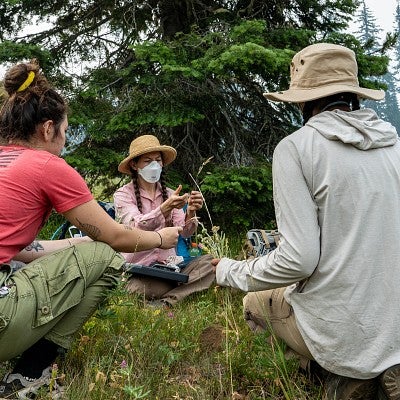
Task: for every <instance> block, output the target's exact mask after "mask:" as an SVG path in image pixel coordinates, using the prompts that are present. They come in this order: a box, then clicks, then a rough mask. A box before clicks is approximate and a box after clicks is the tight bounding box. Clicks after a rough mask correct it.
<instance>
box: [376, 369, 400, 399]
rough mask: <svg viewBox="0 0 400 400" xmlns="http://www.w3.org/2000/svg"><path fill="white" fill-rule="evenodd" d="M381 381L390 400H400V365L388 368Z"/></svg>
mask: <svg viewBox="0 0 400 400" xmlns="http://www.w3.org/2000/svg"><path fill="white" fill-rule="evenodd" d="M379 379H380V382H381V387H382V389H383V391H384V392H385V395H386V397H387V398H388V400H400V364H397V365H393V367H390V368H388V369H387V370H386V371H385V372H383V373H382V375H381V376H380V378H379Z"/></svg>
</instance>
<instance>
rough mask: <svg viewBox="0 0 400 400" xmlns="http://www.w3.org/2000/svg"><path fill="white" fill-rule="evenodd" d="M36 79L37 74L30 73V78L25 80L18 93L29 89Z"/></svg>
mask: <svg viewBox="0 0 400 400" xmlns="http://www.w3.org/2000/svg"><path fill="white" fill-rule="evenodd" d="M34 78H35V73H34V72H33V71H30V72H29V74H28V77H27V78H26V80H25V82H24V83H23V84H22V85H21V86H20V87H19V88H18V89H17V92H22V91H24V90H25V89H26V88H27V87H29V85H30V84H31V83H32V82H33V79H34Z"/></svg>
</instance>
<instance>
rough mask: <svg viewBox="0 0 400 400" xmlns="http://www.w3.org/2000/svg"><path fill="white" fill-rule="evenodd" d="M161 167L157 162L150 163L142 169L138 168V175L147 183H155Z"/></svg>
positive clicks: (158, 177) (158, 178)
mask: <svg viewBox="0 0 400 400" xmlns="http://www.w3.org/2000/svg"><path fill="white" fill-rule="evenodd" d="M161 171H162V166H161V165H160V164H159V163H158V162H157V161H152V162H151V163H150V164H149V165H146V166H145V167H144V168H138V174H139V175H140V176H141V177H142V178H143V179H144V180H145V181H146V182H148V183H156V182H158V181H159V180H160V176H161Z"/></svg>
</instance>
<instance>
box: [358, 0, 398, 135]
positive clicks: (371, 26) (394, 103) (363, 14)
mask: <svg viewBox="0 0 400 400" xmlns="http://www.w3.org/2000/svg"><path fill="white" fill-rule="evenodd" d="M398 12H399V5H397V13H398ZM355 18H356V23H357V24H358V30H357V32H356V37H357V38H358V39H359V40H360V42H361V43H362V44H363V45H364V48H365V49H366V52H367V53H369V54H376V53H379V52H380V51H381V49H382V46H384V45H385V43H380V37H381V34H382V29H381V28H380V27H379V26H378V24H377V22H376V18H375V17H374V15H373V14H372V12H371V11H370V9H369V8H368V6H367V5H366V3H365V0H362V1H361V3H360V6H359V8H358V10H357V12H356V16H355ZM398 28H399V26H398V27H397V31H398ZM387 39H388V38H387ZM387 41H391V37H390V35H389V39H388V40H386V42H387ZM397 46H398V44H397ZM394 51H395V52H397V53H398V51H399V49H398V48H397V47H396V49H395V50H394ZM398 54H399V53H398ZM397 60H400V59H399V58H397ZM397 63H398V61H397ZM393 67H394V65H391V67H390V68H389V70H388V72H387V73H386V74H384V75H383V76H382V77H379V78H378V79H379V80H380V81H381V82H382V83H383V84H385V85H386V90H385V92H386V94H385V100H384V101H380V102H376V101H371V100H366V101H365V102H364V103H363V104H364V106H365V107H369V108H372V109H373V110H375V111H376V113H377V114H378V116H379V117H381V118H383V119H384V120H387V121H389V122H391V123H392V124H393V125H394V126H395V127H396V128H397V131H398V132H400V116H399V114H400V110H399V103H398V100H397V96H396V92H397V80H396V78H395V76H394V75H393V74H392V72H391V71H392V69H393ZM394 70H396V68H394Z"/></svg>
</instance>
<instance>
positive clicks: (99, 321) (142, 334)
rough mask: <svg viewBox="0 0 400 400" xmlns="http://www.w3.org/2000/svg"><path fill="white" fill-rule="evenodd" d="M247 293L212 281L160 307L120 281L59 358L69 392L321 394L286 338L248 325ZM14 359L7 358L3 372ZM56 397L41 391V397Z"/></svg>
mask: <svg viewBox="0 0 400 400" xmlns="http://www.w3.org/2000/svg"><path fill="white" fill-rule="evenodd" d="M60 222H61V221H60V220H59V219H58V217H52V219H51V220H50V223H49V224H48V225H47V226H46V227H45V229H44V230H43V231H42V232H41V237H42V238H44V239H46V238H50V236H51V234H52V233H53V232H54V231H55V229H56V228H57V227H58V226H59V224H60ZM201 234H202V240H203V242H204V243H206V244H207V246H208V247H209V248H212V249H214V251H215V252H217V253H218V252H219V253H220V254H219V255H221V252H222V253H225V254H226V251H227V249H228V248H229V251H230V254H229V256H232V255H234V254H238V253H240V251H241V250H240V245H241V244H242V243H241V241H240V240H238V239H234V240H232V243H233V245H229V242H228V239H227V238H226V237H225V235H224V234H223V233H221V232H220V231H219V230H218V229H215V230H213V232H212V233H211V235H209V236H207V233H206V232H205V231H204V230H203V231H202V232H201ZM218 242H219V243H218ZM221 249H222V250H221ZM222 255H223V254H222ZM238 257H241V256H240V255H239V256H238ZM243 296H244V293H242V292H240V291H237V290H234V289H231V288H222V287H218V286H213V287H211V288H210V289H208V290H207V291H204V292H202V293H198V294H195V295H192V296H190V297H188V298H187V299H185V300H184V301H182V302H180V303H178V304H177V305H176V306H174V307H173V308H170V309H165V308H162V309H156V308H151V307H150V306H149V304H148V303H147V302H146V301H145V300H144V299H143V298H142V297H140V296H138V295H131V294H128V293H127V292H126V291H125V290H124V284H123V283H121V285H120V287H118V288H116V289H115V290H113V291H112V292H110V294H109V296H108V298H107V299H106V301H105V303H104V304H102V305H101V307H100V308H99V309H98V310H97V312H96V313H95V314H94V316H93V317H92V318H91V319H90V320H89V321H87V323H86V324H85V325H84V327H83V328H82V330H81V332H80V333H79V336H78V337H77V338H76V341H75V343H74V346H73V348H72V349H71V350H70V351H69V352H68V353H67V355H66V356H65V359H64V360H60V361H59V367H58V371H57V372H56V373H57V375H58V376H59V377H62V379H63V384H64V385H65V388H66V392H65V397H64V399H69V400H110V399H118V400H124V399H146V400H183V399H185V400H222V399H224V400H225V399H226V400H253V399H254V400H255V399H285V400H289V399H290V400H293V399H298V400H303V399H304V400H305V399H315V400H318V399H321V396H322V390H321V388H320V387H319V386H318V387H317V386H314V385H313V384H312V383H311V382H310V380H309V379H308V378H307V376H306V375H305V374H304V373H302V372H301V371H300V370H299V368H298V363H297V361H296V360H294V359H290V360H286V359H285V357H284V351H285V346H284V344H283V343H281V342H279V341H278V340H277V339H275V338H271V337H270V332H264V333H258V334H255V333H253V332H252V331H251V330H250V329H249V328H248V326H247V325H246V323H245V321H244V318H243V315H242V299H243ZM13 362H14V360H12V361H11V362H7V363H3V364H1V365H0V373H5V372H6V371H8V370H10V368H11V366H12V363H13ZM50 398H51V397H50V395H49V394H48V393H39V396H38V397H37V398H36V400H41V399H50Z"/></svg>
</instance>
